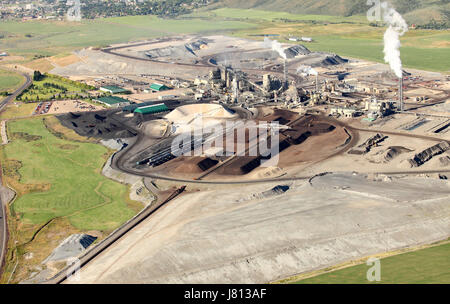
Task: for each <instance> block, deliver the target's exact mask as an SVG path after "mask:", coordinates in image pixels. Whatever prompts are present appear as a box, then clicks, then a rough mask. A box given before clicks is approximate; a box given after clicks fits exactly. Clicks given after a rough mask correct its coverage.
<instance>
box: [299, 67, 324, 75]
mask: <svg viewBox="0 0 450 304" xmlns="http://www.w3.org/2000/svg"><path fill="white" fill-rule="evenodd" d="M297 73H301V74H303V75H305V76H308V75H313V76H317V75H319V73H317V71H316V70H314V69H313V68H312V67H310V66H305V65H303V66H300V67H299V68H298V69H297Z"/></svg>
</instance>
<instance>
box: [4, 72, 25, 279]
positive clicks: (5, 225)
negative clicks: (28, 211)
mask: <svg viewBox="0 0 450 304" xmlns="http://www.w3.org/2000/svg"><path fill="white" fill-rule="evenodd" d="M21 74H22V76H24V77H25V80H26V81H25V83H24V84H23V85H22V86H20V88H18V89H17V90H16V91H15V92H14V93H12V94H11V95H9V96H7V97H6V98H4V99H3V100H2V101H1V102H0V113H1V112H3V110H4V109H5V107H6V105H8V103H10V102H11V101H12V100H14V99H15V98H16V97H17V96H19V95H20V94H21V93H22V92H23V91H24V90H26V89H27V88H28V87H29V86H30V85H31V83H32V80H31V77H30V76H29V75H28V74H24V73H21ZM0 170H1V166H0ZM1 176H2V175H1V172H0V186H1V183H2V181H1ZM7 240H8V227H7V224H6V206H5V204H4V203H3V201H2V199H1V195H0V274H1V273H2V269H3V262H4V259H5V255H6V249H7Z"/></svg>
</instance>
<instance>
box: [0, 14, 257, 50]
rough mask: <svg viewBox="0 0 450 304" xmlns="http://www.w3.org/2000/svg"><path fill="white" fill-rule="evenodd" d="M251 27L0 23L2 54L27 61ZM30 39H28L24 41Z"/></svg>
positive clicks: (141, 21) (138, 19) (144, 19)
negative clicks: (145, 40)
mask: <svg viewBox="0 0 450 304" xmlns="http://www.w3.org/2000/svg"><path fill="white" fill-rule="evenodd" d="M251 27H253V25H252V24H250V23H245V22H238V21H218V22H213V23H212V22H210V21H209V20H202V19H194V20H189V21H188V22H186V21H185V20H173V19H161V18H157V17H155V16H132V17H117V18H107V19H96V20H83V21H81V22H56V21H53V22H49V21H30V22H12V21H8V22H2V23H1V29H0V34H3V35H4V36H5V38H4V39H2V41H1V42H2V50H5V51H8V52H9V53H12V54H15V55H22V56H26V57H27V58H30V57H32V56H34V55H47V56H53V55H57V54H60V53H63V52H68V51H72V50H75V49H78V48H82V47H88V46H94V47H96V46H106V45H109V44H112V43H119V42H127V41H134V40H142V39H149V38H155V37H162V36H168V35H174V34H193V33H200V32H210V31H227V30H236V29H243V28H251ZM27 35H31V37H27Z"/></svg>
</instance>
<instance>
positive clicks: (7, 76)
mask: <svg viewBox="0 0 450 304" xmlns="http://www.w3.org/2000/svg"><path fill="white" fill-rule="evenodd" d="M24 82H25V78H24V77H23V76H22V75H19V74H16V73H14V72H11V71H8V70H4V69H0V92H5V91H8V92H12V91H14V90H15V89H17V88H18V87H20V86H21V85H22V83H24ZM0 99H1V97H0Z"/></svg>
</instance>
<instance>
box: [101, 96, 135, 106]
mask: <svg viewBox="0 0 450 304" xmlns="http://www.w3.org/2000/svg"><path fill="white" fill-rule="evenodd" d="M94 101H96V102H99V103H102V104H104V105H105V106H107V107H121V106H127V105H129V104H130V101H129V100H126V99H123V98H120V97H117V96H105V97H100V98H97V99H95V100H94Z"/></svg>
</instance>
